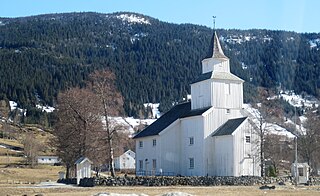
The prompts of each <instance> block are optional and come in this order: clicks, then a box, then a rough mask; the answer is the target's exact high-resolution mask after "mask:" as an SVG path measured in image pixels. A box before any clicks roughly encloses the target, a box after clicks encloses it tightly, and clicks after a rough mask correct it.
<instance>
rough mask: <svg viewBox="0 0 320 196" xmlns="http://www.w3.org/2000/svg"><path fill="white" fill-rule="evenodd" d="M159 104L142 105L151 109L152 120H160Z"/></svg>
mask: <svg viewBox="0 0 320 196" xmlns="http://www.w3.org/2000/svg"><path fill="white" fill-rule="evenodd" d="M159 105H160V104H159V103H145V104H143V106H144V107H145V108H147V107H151V109H152V117H153V118H160V116H161V115H160V111H159Z"/></svg>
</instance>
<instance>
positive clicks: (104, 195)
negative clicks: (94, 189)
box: [94, 193, 148, 196]
mask: <svg viewBox="0 0 320 196" xmlns="http://www.w3.org/2000/svg"><path fill="white" fill-rule="evenodd" d="M94 196H148V195H146V194H143V193H142V194H134V193H131V194H118V193H98V194H96V195H94Z"/></svg>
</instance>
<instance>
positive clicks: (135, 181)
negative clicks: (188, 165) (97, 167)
mask: <svg viewBox="0 0 320 196" xmlns="http://www.w3.org/2000/svg"><path fill="white" fill-rule="evenodd" d="M279 182H283V183H291V182H292V181H291V179H290V178H261V177H253V176H241V177H210V176H209V177H168V176H149V177H145V176H137V177H116V178H99V179H96V185H104V186H177V185H178V186H223V185H228V186H252V185H262V184H272V183H279Z"/></svg>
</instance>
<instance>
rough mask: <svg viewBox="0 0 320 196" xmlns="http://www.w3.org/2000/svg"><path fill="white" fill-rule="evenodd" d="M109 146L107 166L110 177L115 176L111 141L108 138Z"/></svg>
mask: <svg viewBox="0 0 320 196" xmlns="http://www.w3.org/2000/svg"><path fill="white" fill-rule="evenodd" d="M108 141H109V142H108V144H109V161H110V162H109V166H110V173H111V176H112V177H115V176H116V173H115V171H114V160H113V147H112V139H110V138H108Z"/></svg>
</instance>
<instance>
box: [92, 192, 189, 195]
mask: <svg viewBox="0 0 320 196" xmlns="http://www.w3.org/2000/svg"><path fill="white" fill-rule="evenodd" d="M94 196H148V195H146V194H143V193H141V194H134V193H132V194H118V193H98V194H96V195H94ZM161 196H192V195H191V194H189V193H183V192H169V193H165V194H162V195H161Z"/></svg>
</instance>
